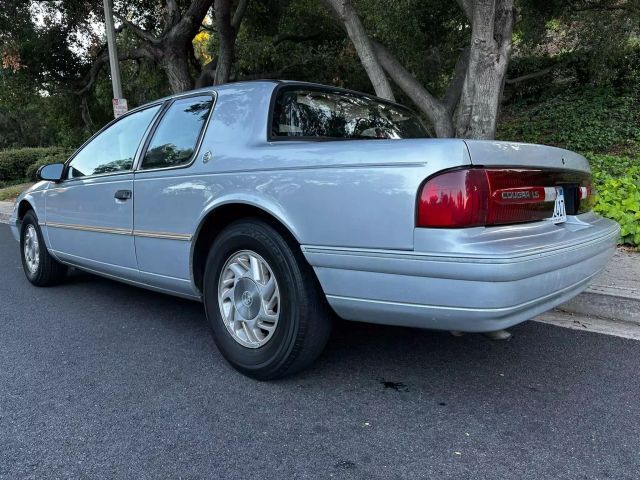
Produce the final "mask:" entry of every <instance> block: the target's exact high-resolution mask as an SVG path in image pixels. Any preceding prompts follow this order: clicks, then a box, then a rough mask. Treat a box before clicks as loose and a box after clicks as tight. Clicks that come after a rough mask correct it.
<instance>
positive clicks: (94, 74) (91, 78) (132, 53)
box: [75, 46, 154, 95]
mask: <svg viewBox="0 0 640 480" xmlns="http://www.w3.org/2000/svg"><path fill="white" fill-rule="evenodd" d="M142 58H146V59H150V60H153V59H154V57H153V55H152V54H151V52H150V51H149V50H147V49H146V48H134V49H132V50H129V51H127V52H120V53H118V60H119V61H121V62H122V61H125V60H138V59H142ZM107 63H109V52H108V51H107V48H106V46H103V47H102V48H101V49H100V52H99V53H98V56H97V57H96V59H95V60H94V61H93V64H92V65H91V68H90V69H89V72H88V73H87V74H86V75H85V77H84V78H83V80H82V82H81V85H82V87H81V88H80V89H79V90H76V92H75V93H76V94H78V95H84V94H85V93H86V92H88V91H89V90H91V89H92V88H93V85H95V83H96V80H97V79H98V74H99V73H100V70H102V67H103V66H105V65H106V64H107Z"/></svg>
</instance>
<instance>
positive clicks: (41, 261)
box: [20, 210, 67, 287]
mask: <svg viewBox="0 0 640 480" xmlns="http://www.w3.org/2000/svg"><path fill="white" fill-rule="evenodd" d="M30 226H31V227H33V228H34V229H35V233H36V235H37V238H38V245H39V253H38V255H37V257H38V262H37V267H36V268H35V269H34V270H32V269H30V268H29V266H28V265H27V258H26V254H25V248H24V245H25V239H26V235H27V231H28V230H29V228H30ZM20 258H21V259H22V268H23V269H24V273H25V275H26V276H27V279H28V280H29V281H30V282H31V283H32V284H33V285H35V286H37V287H48V286H51V285H57V284H59V283H60V282H62V281H63V280H64V279H65V277H66V276H67V267H66V266H65V265H62V264H61V263H60V262H58V261H57V260H56V259H55V258H53V257H52V256H51V255H50V254H49V252H48V251H47V246H46V244H45V243H44V238H43V236H42V231H41V230H40V226H39V225H38V218H37V217H36V214H35V213H34V212H33V210H31V211H28V212H27V213H26V214H25V216H24V218H23V219H22V226H21V227H20Z"/></svg>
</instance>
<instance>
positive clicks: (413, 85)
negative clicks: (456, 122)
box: [372, 41, 453, 137]
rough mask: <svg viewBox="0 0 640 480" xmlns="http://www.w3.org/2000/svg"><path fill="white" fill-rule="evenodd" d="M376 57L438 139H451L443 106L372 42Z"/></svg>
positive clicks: (448, 122) (451, 131) (394, 59)
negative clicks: (427, 122)
mask: <svg viewBox="0 0 640 480" xmlns="http://www.w3.org/2000/svg"><path fill="white" fill-rule="evenodd" d="M372 44H373V48H374V50H375V53H376V56H377V57H378V60H379V61H380V64H381V65H382V67H383V68H384V69H385V70H386V72H387V73H388V74H389V76H390V77H391V78H392V79H393V81H394V82H395V83H396V85H398V87H400V89H401V90H402V91H403V92H404V93H406V94H407V96H408V97H409V98H410V99H411V100H412V101H413V102H414V103H415V104H416V105H417V106H418V108H419V109H420V110H421V111H422V112H423V113H424V114H425V115H426V116H427V118H428V119H429V120H430V121H431V123H432V124H433V126H434V128H435V131H436V135H437V136H438V137H453V122H452V121H451V116H450V115H449V113H448V112H447V108H446V107H445V105H444V104H443V103H442V102H440V100H438V99H437V98H435V97H434V96H433V95H432V94H431V93H430V92H429V91H428V90H427V89H426V88H424V87H423V86H422V85H421V84H420V82H418V80H416V78H415V77H414V76H413V75H411V73H409V72H408V71H407V70H406V69H405V68H404V67H403V66H402V64H401V63H400V62H399V61H398V60H397V59H396V58H395V57H394V56H393V55H392V54H391V53H390V52H389V51H388V50H387V49H386V48H385V47H384V46H382V45H381V44H379V43H378V42H376V41H373V42H372Z"/></svg>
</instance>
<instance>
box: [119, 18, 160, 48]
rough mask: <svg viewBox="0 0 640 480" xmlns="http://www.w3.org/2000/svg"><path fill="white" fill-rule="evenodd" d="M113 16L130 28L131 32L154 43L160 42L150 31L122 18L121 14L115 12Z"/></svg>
mask: <svg viewBox="0 0 640 480" xmlns="http://www.w3.org/2000/svg"><path fill="white" fill-rule="evenodd" d="M115 17H116V18H117V19H118V20H120V21H121V22H122V24H123V25H124V26H125V27H126V28H127V29H129V30H131V32H133V33H134V34H135V35H136V36H137V37H139V38H141V39H142V40H146V41H147V42H150V43H152V44H154V45H157V44H158V43H160V39H158V38H156V37H155V36H154V35H152V34H151V33H149V32H147V31H146V30H143V29H142V28H140V27H138V26H137V25H135V24H133V23H132V22H130V21H129V20H127V19H126V18H124V17H123V16H122V15H120V14H118V13H116V14H115Z"/></svg>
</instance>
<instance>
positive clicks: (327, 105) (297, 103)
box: [271, 89, 429, 139]
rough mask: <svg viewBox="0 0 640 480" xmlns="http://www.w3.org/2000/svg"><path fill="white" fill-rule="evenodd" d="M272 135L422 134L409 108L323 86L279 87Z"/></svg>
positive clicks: (389, 136) (356, 136) (370, 136)
mask: <svg viewBox="0 0 640 480" xmlns="http://www.w3.org/2000/svg"><path fill="white" fill-rule="evenodd" d="M272 118H273V120H272V131H271V135H272V137H278V138H282V137H298V138H325V139H334V138H335V139H376V138H380V139H400V138H425V137H428V136H429V135H428V133H427V131H426V129H425V127H424V125H423V124H422V122H421V121H420V119H419V118H418V117H417V116H416V115H415V114H414V113H413V112H411V111H410V110H407V109H405V108H402V107H400V106H398V105H394V104H390V103H384V102H381V101H379V100H375V99H374V98H371V97H367V96H365V95H358V94H355V93H351V92H337V91H330V90H323V89H318V90H314V89H295V90H292V89H282V90H280V92H278V96H277V98H276V101H275V106H274V111H273V117H272Z"/></svg>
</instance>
